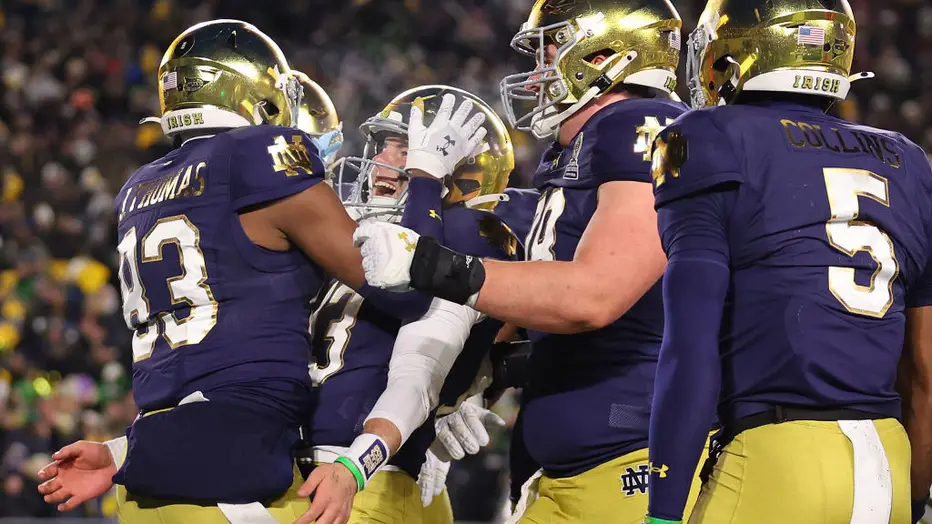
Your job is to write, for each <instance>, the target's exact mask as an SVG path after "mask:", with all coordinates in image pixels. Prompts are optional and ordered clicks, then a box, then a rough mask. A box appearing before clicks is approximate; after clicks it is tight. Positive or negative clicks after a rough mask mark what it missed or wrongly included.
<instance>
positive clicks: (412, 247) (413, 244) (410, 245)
mask: <svg viewBox="0 0 932 524" xmlns="http://www.w3.org/2000/svg"><path fill="white" fill-rule="evenodd" d="M398 238H400V239H401V240H402V241H403V242H404V243H405V250H406V251H408V252H409V253H410V252H411V251H414V250H415V249H417V243H416V242H411V241H410V240H408V233H398Z"/></svg>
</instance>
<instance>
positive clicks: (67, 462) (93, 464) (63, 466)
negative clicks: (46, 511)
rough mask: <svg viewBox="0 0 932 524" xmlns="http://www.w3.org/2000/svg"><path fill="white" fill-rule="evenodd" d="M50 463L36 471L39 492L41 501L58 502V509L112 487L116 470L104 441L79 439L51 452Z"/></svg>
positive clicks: (76, 503) (66, 509)
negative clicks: (43, 498) (43, 496)
mask: <svg viewBox="0 0 932 524" xmlns="http://www.w3.org/2000/svg"><path fill="white" fill-rule="evenodd" d="M52 459H53V460H54V462H52V463H51V464H48V465H47V466H45V467H44V468H42V469H41V470H39V479H41V480H43V481H45V482H43V483H42V484H40V485H39V493H41V494H43V495H45V501H46V502H48V503H50V504H58V511H63V512H64V511H71V510H73V509H75V508H77V507H78V506H80V505H81V504H83V503H85V502H87V501H88V500H91V499H93V498H96V497H99V496H101V495H103V494H104V493H106V492H107V491H108V490H109V489H110V488H111V487H113V480H112V479H113V475H115V474H116V472H117V467H116V463H114V461H113V455H112V454H111V453H110V448H108V447H107V445H106V444H101V443H98V442H89V441H86V440H82V441H79V442H75V443H74V444H69V445H67V446H65V447H63V448H62V449H60V450H58V451H57V452H55V453H54V454H53V455H52Z"/></svg>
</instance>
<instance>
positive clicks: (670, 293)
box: [648, 259, 729, 521]
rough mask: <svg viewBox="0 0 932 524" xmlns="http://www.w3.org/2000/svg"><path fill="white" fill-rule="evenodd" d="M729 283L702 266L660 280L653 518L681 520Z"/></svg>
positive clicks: (711, 405) (712, 398)
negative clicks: (660, 337)
mask: <svg viewBox="0 0 932 524" xmlns="http://www.w3.org/2000/svg"><path fill="white" fill-rule="evenodd" d="M728 282H729V270H728V267H727V266H724V265H720V264H717V263H714V262H710V261H706V260H691V259H687V260H684V261H682V262H677V261H676V260H675V259H674V260H671V262H670V264H669V265H668V266H667V272H666V273H665V275H664V285H663V287H664V297H663V298H664V317H665V319H666V321H665V327H664V334H663V345H662V347H661V350H660V359H659V361H658V363H657V375H656V379H655V382H654V398H653V403H652V406H651V419H650V462H651V476H650V481H649V484H650V503H649V507H648V512H649V514H650V515H651V516H652V517H658V518H661V519H669V520H674V521H676V520H681V519H682V518H683V511H684V508H685V506H686V500H687V497H688V495H689V488H690V485H691V484H692V480H693V477H694V475H695V471H696V466H697V464H698V462H699V459H700V457H701V455H702V447H703V444H704V443H705V441H706V439H707V435H708V431H709V428H710V427H711V425H712V422H713V419H714V412H715V405H716V401H717V399H718V393H719V388H720V383H721V369H720V365H719V359H718V333H719V330H718V326H719V325H720V324H721V321H722V309H723V305H724V300H725V294H726V292H727V290H728Z"/></svg>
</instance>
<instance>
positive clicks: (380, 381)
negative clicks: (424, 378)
mask: <svg viewBox="0 0 932 524" xmlns="http://www.w3.org/2000/svg"><path fill="white" fill-rule="evenodd" d="M413 203H414V202H412V203H409V206H410V205H412V204H413ZM438 204H439V188H438ZM428 207H429V206H428ZM436 208H437V209H439V205H438V206H436ZM432 209H433V208H432ZM428 212H429V209H427V208H425V211H424V214H425V216H427V213H428ZM406 214H407V213H406ZM428 218H429V222H428V226H430V227H432V226H435V225H437V224H442V235H440V236H441V237H444V238H446V239H447V243H448V245H449V246H450V247H451V248H452V249H456V250H458V251H460V252H463V253H468V254H471V255H475V256H481V257H490V258H496V259H509V258H513V256H514V253H515V249H516V247H517V239H515V238H514V236H512V235H511V233H510V230H508V229H507V227H505V226H504V225H503V224H502V223H501V221H500V220H499V219H498V218H497V217H495V216H494V215H493V214H491V213H489V212H486V211H480V210H474V209H467V208H465V207H462V206H459V207H454V208H451V209H447V210H444V211H443V216H442V221H441V220H439V219H437V218H432V217H428ZM331 289H332V291H331V292H330V293H329V294H328V296H327V297H325V298H324V300H323V301H322V302H321V303H320V307H319V308H318V310H317V311H316V312H315V315H314V317H313V318H312V326H311V329H312V332H313V333H314V355H315V363H314V364H312V366H311V376H312V377H313V379H314V382H315V384H317V388H316V390H317V399H316V401H315V403H314V410H313V413H312V416H311V419H310V422H309V424H308V430H309V433H308V435H309V440H310V442H311V444H312V445H314V446H340V447H348V446H349V445H350V444H352V442H353V440H354V439H355V438H356V437H357V436H358V435H359V434H360V433H361V431H362V428H363V423H364V422H365V419H366V417H367V416H368V415H369V412H370V411H371V410H372V408H373V406H375V403H376V401H377V400H378V398H379V396H380V395H381V394H382V392H383V391H384V390H385V387H386V385H387V378H388V365H389V361H390V359H391V354H392V348H393V347H394V343H395V338H396V336H397V334H398V330H399V329H400V328H401V325H402V323H403V321H404V320H407V319H415V318H417V317H420V316H422V315H423V314H424V313H425V312H426V311H427V308H428V306H429V305H430V302H431V298H430V297H427V296H425V295H421V294H420V293H405V294H402V295H397V297H398V298H394V299H392V298H391V295H392V294H391V293H381V292H379V293H375V294H373V295H369V296H368V298H363V297H362V296H361V295H359V294H357V293H354V292H353V291H352V290H350V289H349V288H347V287H346V286H343V285H342V284H339V283H335V284H334V285H333V287H332V288H331ZM386 295H389V296H386ZM501 325H502V324H501V322H499V321H497V320H494V319H490V318H486V319H484V320H482V321H480V322H479V323H478V324H476V326H474V327H473V330H472V332H471V333H470V336H469V338H468V339H467V341H466V345H465V346H464V348H463V352H462V353H461V354H460V356H459V358H458V359H457V361H456V363H455V364H454V366H453V368H452V370H451V371H450V373H449V375H448V376H447V379H446V381H445V382H444V384H443V387H442V389H441V393H440V406H441V408H443V407H444V406H453V405H456V404H457V403H458V402H459V401H460V400H462V398H461V397H462V396H463V395H464V394H466V393H467V391H468V389H469V387H470V385H471V384H472V383H473V380H474V378H475V377H476V374H477V372H478V371H479V367H480V364H481V362H482V358H483V357H484V356H485V355H486V353H487V352H488V350H489V348H490V347H491V345H492V342H493V341H494V340H495V335H496V334H497V333H498V330H499V328H500V327H501ZM434 436H435V435H434V423H433V418H430V419H428V421H427V422H426V423H425V424H424V425H423V426H421V427H420V428H418V429H417V430H415V431H414V433H412V435H411V437H410V438H409V439H408V441H407V442H406V443H405V444H404V445H403V446H402V448H401V449H400V450H399V451H398V453H397V454H396V455H395V456H394V457H392V460H391V462H390V463H391V464H392V465H395V466H397V467H399V468H400V469H402V470H403V471H405V472H407V473H408V474H410V475H411V476H412V477H414V478H417V475H418V472H419V471H420V468H421V464H422V463H423V462H424V455H425V453H426V451H427V448H428V447H429V446H430V444H431V443H432V442H433V440H434Z"/></svg>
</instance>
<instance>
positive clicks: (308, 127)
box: [292, 70, 340, 137]
mask: <svg viewBox="0 0 932 524" xmlns="http://www.w3.org/2000/svg"><path fill="white" fill-rule="evenodd" d="M292 73H293V74H294V76H295V78H297V79H298V83H299V84H301V87H302V88H303V93H304V96H303V97H302V98H301V104H300V106H298V124H297V128H298V129H300V130H301V131H304V132H305V133H307V134H309V135H311V136H313V137H318V136H321V135H324V134H326V133H329V132H331V131H334V130H336V129H337V128H338V127H340V117H339V116H338V115H337V110H336V107H334V105H333V101H332V100H331V99H330V95H328V94H327V92H326V91H324V88H322V87H320V84H318V83H317V82H315V81H313V80H311V77H309V76H307V75H306V74H304V73H302V72H301V71H297V70H292Z"/></svg>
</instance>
